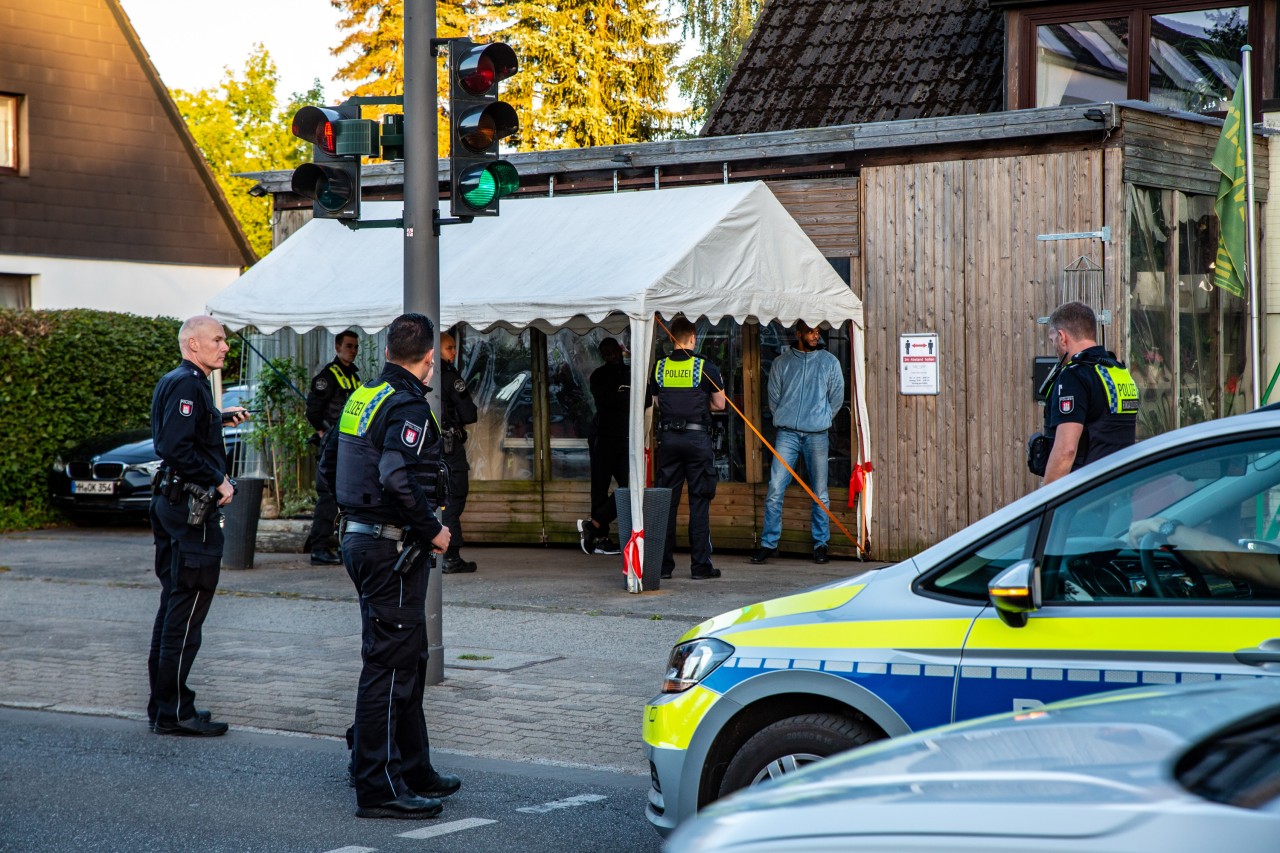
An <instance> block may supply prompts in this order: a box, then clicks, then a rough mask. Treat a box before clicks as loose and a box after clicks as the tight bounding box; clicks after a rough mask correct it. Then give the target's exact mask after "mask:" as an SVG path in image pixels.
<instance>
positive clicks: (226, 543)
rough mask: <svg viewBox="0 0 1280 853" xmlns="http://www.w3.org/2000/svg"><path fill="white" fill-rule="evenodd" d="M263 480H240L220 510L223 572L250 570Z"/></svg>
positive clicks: (260, 506) (255, 478)
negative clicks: (233, 495) (230, 499)
mask: <svg viewBox="0 0 1280 853" xmlns="http://www.w3.org/2000/svg"><path fill="white" fill-rule="evenodd" d="M266 484H267V481H266V479H265V478H263V477H240V478H238V479H237V480H236V495H235V497H234V498H233V499H232V501H231V503H229V504H227V505H226V506H225V507H223V509H222V516H223V520H222V540H223V542H222V568H224V569H252V568H253V551H254V543H255V540H256V539H257V538H258V517H259V515H260V514H261V512H262V490H263V487H265V486H266Z"/></svg>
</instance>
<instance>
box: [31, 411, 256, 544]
mask: <svg viewBox="0 0 1280 853" xmlns="http://www.w3.org/2000/svg"><path fill="white" fill-rule="evenodd" d="M247 397H248V394H247V389H246V387H245V386H243V385H236V386H233V387H231V388H225V389H223V392H222V405H223V407H224V408H228V407H231V406H239V405H243V402H242V398H243V399H247ZM245 426H247V424H246V425H244V426H240V427H227V428H226V429H224V430H223V432H222V435H223V440H224V442H225V443H226V448H227V462H228V466H229V467H230V468H231V469H232V470H234V466H235V460H236V459H238V458H239V455H240V443H241V439H242V437H243V433H244V430H245ZM159 467H160V457H159V456H157V455H156V449H155V445H154V444H153V443H152V441H151V430H149V429H139V430H128V431H125V432H114V433H111V434H109V435H101V436H95V437H94V438H91V439H89V440H87V441H84V442H81V443H80V444H78V445H77V446H75V447H74V448H72V449H71V450H69V451H67V452H66V453H63V454H60V455H59V456H58V458H56V459H55V460H54V461H53V466H52V468H51V469H50V471H49V496H50V499H51V500H52V502H53V505H54V506H55V507H57V508H58V509H60V510H62V511H63V512H64V513H66V515H67V517H69V518H70V519H71V520H72V521H73V522H75V523H76V524H86V525H87V524H99V523H104V522H111V521H145V520H146V518H147V507H148V505H149V504H150V503H151V478H152V477H154V476H155V473H156V470H157V469H158V468H159Z"/></svg>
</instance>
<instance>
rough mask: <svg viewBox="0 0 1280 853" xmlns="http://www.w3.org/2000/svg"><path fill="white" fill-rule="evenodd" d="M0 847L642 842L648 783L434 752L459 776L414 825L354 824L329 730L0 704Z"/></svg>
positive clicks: (321, 849)
mask: <svg viewBox="0 0 1280 853" xmlns="http://www.w3.org/2000/svg"><path fill="white" fill-rule="evenodd" d="M0 731H3V732H4V736H3V737H2V738H0V851H32V850H40V851H49V853H57V851H68V853H85V851H102V853H107V852H108V851H129V853H143V851H165V853H172V851H238V853H249V851H291V852H292V853H311V851H314V853H372V851H432V850H450V851H455V850H457V851H476V853H487V852H488V851H511V850H529V851H618V850H627V851H646V850H654V851H656V850H659V849H660V848H661V843H660V840H659V838H658V836H657V835H656V834H655V833H654V832H653V830H652V829H651V828H650V827H649V825H648V824H647V823H646V822H645V819H644V802H645V792H646V789H647V788H648V780H647V779H645V778H642V777H637V776H635V775H630V774H625V773H609V772H603V771H594V770H581V769H571V768H560V767H554V766H548V765H540V764H531V763H526V762H510V761H499V760H494V759H483V758H471V757H464V756H459V755H455V754H447V753H440V752H438V751H437V753H436V754H435V755H434V756H433V761H434V763H436V765H437V766H438V767H440V769H442V770H444V771H446V772H454V773H457V774H459V775H461V776H462V778H463V788H462V790H461V791H460V792H459V793H458V794H456V795H454V796H453V797H451V798H449V799H448V800H446V802H445V810H444V813H443V814H442V815H441V816H440V817H439V818H436V819H433V820H426V821H407V820H362V819H359V818H356V817H355V816H354V814H353V813H354V810H355V795H354V792H353V791H352V790H351V789H350V788H348V787H347V785H346V760H347V753H346V750H345V749H344V748H343V746H342V745H341V744H340V743H338V742H335V741H334V740H333V739H330V738H314V737H303V736H288V735H277V734H261V733H250V732H243V731H234V730H233V731H232V732H231V733H230V734H228V735H227V736H226V737H222V738H211V739H186V738H170V737H160V736H157V735H153V734H150V733H149V732H148V731H147V730H146V728H145V726H144V725H142V724H141V723H138V722H135V721H132V720H120V719H112V718H104V717H94V716H82V715H74V714H59V713H52V712H47V711H23V710H15V709H4V708H0Z"/></svg>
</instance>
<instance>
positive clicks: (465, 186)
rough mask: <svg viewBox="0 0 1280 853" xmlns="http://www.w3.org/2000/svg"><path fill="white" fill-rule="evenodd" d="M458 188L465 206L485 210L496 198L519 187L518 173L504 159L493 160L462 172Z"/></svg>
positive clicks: (506, 194)
mask: <svg viewBox="0 0 1280 853" xmlns="http://www.w3.org/2000/svg"><path fill="white" fill-rule="evenodd" d="M458 188H459V189H460V190H461V194H462V200H463V202H465V203H466V205H467V207H469V208H471V209H472V210H485V209H487V208H488V207H489V206H490V205H492V204H493V203H494V202H495V201H497V200H498V199H500V198H502V197H503V196H508V195H511V194H512V193H514V192H515V191H516V190H518V189H520V175H519V173H517V172H516V169H515V167H514V166H512V165H511V164H510V163H508V162H507V161H506V160H495V161H494V162H492V163H489V164H487V165H485V166H480V167H475V168H472V169H470V170H469V171H467V172H466V173H465V174H463V175H462V178H461V180H460V181H459V182H458Z"/></svg>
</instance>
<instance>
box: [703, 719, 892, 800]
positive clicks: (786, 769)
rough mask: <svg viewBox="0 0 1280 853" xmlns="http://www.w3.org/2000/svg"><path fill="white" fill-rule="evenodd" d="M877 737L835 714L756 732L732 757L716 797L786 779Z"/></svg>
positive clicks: (865, 727)
mask: <svg viewBox="0 0 1280 853" xmlns="http://www.w3.org/2000/svg"><path fill="white" fill-rule="evenodd" d="M879 737H880V735H879V734H878V733H876V732H875V731H874V729H873V727H872V726H870V725H867V724H866V723H864V722H862V721H859V720H856V719H853V718H851V717H842V716H840V715H838V714H803V715H801V716H797V717H788V718H786V719H784V720H779V721H778V722H776V723H773V724H772V725H769V726H766V727H765V728H763V729H761V730H760V731H758V732H756V733H755V734H754V735H753V736H752V737H751V739H750V740H748V741H747V742H746V743H745V744H743V745H742V748H741V749H739V750H738V752H737V754H735V755H734V756H733V760H732V761H730V762H729V766H728V768H726V770H725V772H724V779H723V781H722V782H721V783H720V794H719V796H721V797H723V796H726V795H727V794H731V793H733V792H734V791H737V790H739V789H741V788H746V787H748V786H750V785H758V784H760V783H761V782H766V781H768V780H769V779H773V778H777V777H778V776H783V775H786V774H787V773H791V772H794V771H795V770H798V769H799V768H801V767H803V766H805V765H806V764H811V763H813V762H814V761H818V760H820V759H823V758H826V757H827V756H829V755H835V754H836V753H837V752H843V751H845V750H846V749H852V748H853V747H855V746H861V745H862V744H864V743H870V742H871V741H873V740H876V739H878V738H879Z"/></svg>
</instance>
